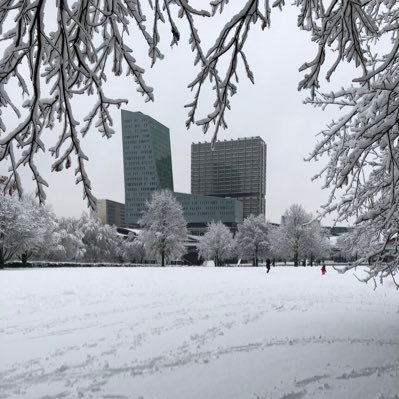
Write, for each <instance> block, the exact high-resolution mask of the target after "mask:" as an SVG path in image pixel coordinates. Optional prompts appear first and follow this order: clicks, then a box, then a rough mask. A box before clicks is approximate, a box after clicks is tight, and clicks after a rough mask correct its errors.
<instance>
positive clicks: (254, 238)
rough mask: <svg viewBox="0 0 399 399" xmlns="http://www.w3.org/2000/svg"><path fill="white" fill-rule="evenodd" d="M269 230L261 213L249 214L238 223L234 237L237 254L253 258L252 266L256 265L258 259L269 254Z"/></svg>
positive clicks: (245, 257) (241, 256)
mask: <svg viewBox="0 0 399 399" xmlns="http://www.w3.org/2000/svg"><path fill="white" fill-rule="evenodd" d="M269 230H270V228H269V225H268V223H266V221H265V217H264V216H263V215H258V216H254V215H249V216H248V217H247V218H246V219H245V220H244V221H243V222H242V223H240V224H239V225H238V231H237V234H236V237H235V243H236V251H237V255H238V256H239V257H240V258H244V259H253V262H254V266H258V259H259V258H261V257H266V256H268V255H269V239H268V235H269Z"/></svg>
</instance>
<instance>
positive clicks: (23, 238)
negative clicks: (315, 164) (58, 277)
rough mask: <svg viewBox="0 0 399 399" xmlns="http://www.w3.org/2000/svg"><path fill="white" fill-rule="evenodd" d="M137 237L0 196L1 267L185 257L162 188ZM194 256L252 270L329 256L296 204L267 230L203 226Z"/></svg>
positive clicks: (258, 224) (183, 234)
mask: <svg viewBox="0 0 399 399" xmlns="http://www.w3.org/2000/svg"><path fill="white" fill-rule="evenodd" d="M140 225H141V227H142V229H141V230H140V234H135V233H134V232H130V233H129V234H128V235H127V236H126V235H123V234H120V233H118V231H117V228H116V227H115V226H110V225H107V224H103V223H102V222H101V221H100V220H98V219H96V218H92V217H89V216H88V215H87V214H86V213H84V214H82V216H81V217H80V218H67V217H63V218H57V217H56V216H55V214H54V213H53V212H52V210H51V209H50V208H49V207H48V206H44V205H39V204H37V202H36V201H35V200H34V198H33V197H31V196H24V197H23V198H22V199H19V198H18V197H17V196H15V195H4V196H0V267H4V265H5V262H7V261H9V260H11V259H18V258H19V259H20V260H21V261H22V263H26V262H28V260H30V259H35V260H46V261H60V262H61V261H67V262H88V263H98V262H132V263H143V262H144V261H150V260H151V261H155V262H158V263H160V264H161V265H165V264H166V263H168V262H171V261H174V260H178V259H180V258H181V257H182V256H183V255H184V254H186V252H187V245H188V236H189V235H188V230H187V227H186V221H185V219H184V214H183V209H182V207H181V205H180V204H179V202H178V201H177V200H176V199H175V197H174V196H173V193H172V192H170V191H168V190H162V191H159V192H155V193H154V194H153V196H152V199H151V201H148V202H147V208H146V211H145V212H144V214H143V216H142V218H141V220H140ZM197 247H198V256H199V257H200V258H201V259H203V260H212V261H214V264H215V265H216V266H219V265H222V264H223V263H224V262H225V261H226V260H232V259H235V260H237V259H242V260H246V261H251V262H253V265H255V266H257V265H258V264H259V261H260V260H261V259H266V258H275V259H278V260H282V259H284V260H294V262H295V264H296V265H298V263H299V261H300V260H301V259H304V258H307V259H309V260H310V261H311V262H312V261H313V260H314V259H316V258H318V257H321V256H326V255H327V254H328V240H327V236H326V232H325V231H324V230H323V228H322V227H321V226H320V223H319V222H317V221H314V220H313V217H312V215H311V214H308V213H306V212H305V210H304V209H303V208H302V207H301V206H300V205H293V206H291V207H290V209H289V210H287V212H286V213H285V215H284V216H283V223H282V224H281V225H280V226H274V225H272V224H270V223H268V222H266V221H265V219H264V216H263V215H258V216H254V215H250V216H249V217H247V218H246V219H245V220H244V221H243V222H242V223H241V224H239V225H238V228H237V233H236V234H235V236H233V233H232V232H231V231H230V229H229V228H228V227H227V226H225V225H224V224H223V223H222V222H220V221H216V222H211V223H209V224H208V226H207V229H206V232H205V234H204V235H203V236H201V237H198V243H197Z"/></svg>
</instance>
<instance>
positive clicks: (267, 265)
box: [266, 258, 270, 273]
mask: <svg viewBox="0 0 399 399" xmlns="http://www.w3.org/2000/svg"><path fill="white" fill-rule="evenodd" d="M266 269H267V272H266V273H269V272H270V259H269V258H267V259H266Z"/></svg>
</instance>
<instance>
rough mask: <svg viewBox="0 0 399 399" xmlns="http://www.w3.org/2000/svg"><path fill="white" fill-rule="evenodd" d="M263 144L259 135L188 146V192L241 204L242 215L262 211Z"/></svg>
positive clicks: (263, 194) (264, 164) (264, 210)
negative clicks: (189, 183)
mask: <svg viewBox="0 0 399 399" xmlns="http://www.w3.org/2000/svg"><path fill="white" fill-rule="evenodd" d="M266 151H267V146H266V143H265V142H264V141H263V140H262V138H260V137H246V138H240V139H237V140H228V141H227V140H225V141H217V142H216V143H215V146H214V149H213V150H212V148H211V143H206V142H205V143H197V144H195V143H193V144H192V145H191V192H192V193H193V194H201V195H210V196H217V197H225V198H226V197H228V198H233V199H237V200H239V201H241V202H242V204H243V217H244V218H246V217H248V216H249V215H250V214H253V215H259V214H263V215H265V213H266V199H265V195H266V156H267V154H266Z"/></svg>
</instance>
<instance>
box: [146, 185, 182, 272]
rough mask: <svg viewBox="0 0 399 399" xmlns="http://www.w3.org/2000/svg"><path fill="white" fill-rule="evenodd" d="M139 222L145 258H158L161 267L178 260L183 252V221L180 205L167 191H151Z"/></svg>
mask: <svg viewBox="0 0 399 399" xmlns="http://www.w3.org/2000/svg"><path fill="white" fill-rule="evenodd" d="M139 223H140V224H141V225H142V226H143V232H142V234H141V236H140V240H141V241H142V243H143V244H144V248H145V251H146V253H147V255H148V257H152V259H157V258H158V259H160V260H161V265H162V266H165V262H166V261H168V260H173V259H178V258H179V257H181V256H182V255H183V254H184V253H185V247H184V243H185V241H187V227H186V224H187V223H186V221H185V219H184V216H183V208H182V206H181V205H180V204H179V203H178V202H177V200H176V198H175V197H174V196H173V193H172V192H171V191H169V190H162V191H156V192H154V194H153V196H152V198H151V201H150V202H147V210H146V211H145V212H144V214H143V217H142V218H141V219H140V221H139Z"/></svg>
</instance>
